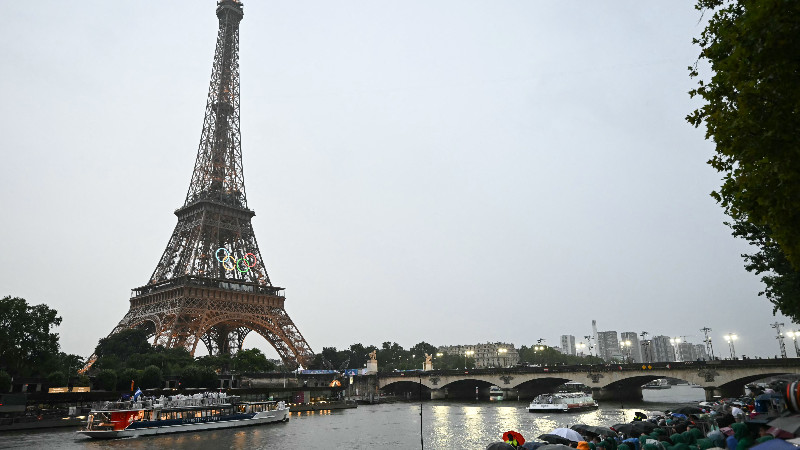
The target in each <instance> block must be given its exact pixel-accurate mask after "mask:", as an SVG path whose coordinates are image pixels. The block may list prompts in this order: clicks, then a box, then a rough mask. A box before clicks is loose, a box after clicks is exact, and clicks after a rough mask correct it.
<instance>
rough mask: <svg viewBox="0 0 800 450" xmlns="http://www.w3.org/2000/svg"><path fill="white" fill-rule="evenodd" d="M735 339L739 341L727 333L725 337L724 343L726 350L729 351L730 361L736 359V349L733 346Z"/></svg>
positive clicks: (736, 337)
mask: <svg viewBox="0 0 800 450" xmlns="http://www.w3.org/2000/svg"><path fill="white" fill-rule="evenodd" d="M736 339H739V337H738V336H736V335H735V334H733V333H728V334H726V335H725V342H727V343H728V348H729V349H730V351H731V359H736V348H735V347H734V346H733V341H735V340H736Z"/></svg>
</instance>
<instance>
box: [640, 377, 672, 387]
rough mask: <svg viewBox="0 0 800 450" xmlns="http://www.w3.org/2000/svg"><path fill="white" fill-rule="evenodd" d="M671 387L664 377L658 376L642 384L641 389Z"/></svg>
mask: <svg viewBox="0 0 800 450" xmlns="http://www.w3.org/2000/svg"><path fill="white" fill-rule="evenodd" d="M671 387H672V386H670V385H669V383H668V382H667V379H666V378H659V379H657V380H653V381H651V382H649V383H647V384H645V385H643V386H642V389H669V388H671Z"/></svg>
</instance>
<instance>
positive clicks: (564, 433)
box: [548, 428, 583, 442]
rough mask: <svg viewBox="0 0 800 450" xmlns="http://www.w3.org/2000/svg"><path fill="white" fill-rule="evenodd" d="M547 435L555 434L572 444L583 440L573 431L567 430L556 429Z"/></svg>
mask: <svg viewBox="0 0 800 450" xmlns="http://www.w3.org/2000/svg"><path fill="white" fill-rule="evenodd" d="M548 434H555V435H556V436H561V437H562V438H564V439H569V440H570V441H572V442H580V441H582V440H583V436H581V434H580V433H578V432H577V431H575V430H570V429H569V428H556V429H555V430H553V431H551V432H550V433H548Z"/></svg>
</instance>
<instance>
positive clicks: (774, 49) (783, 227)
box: [687, 0, 800, 318]
mask: <svg viewBox="0 0 800 450" xmlns="http://www.w3.org/2000/svg"><path fill="white" fill-rule="evenodd" d="M696 8H697V9H698V10H702V11H704V12H708V13H711V14H712V15H711V17H710V19H709V21H708V25H707V26H706V28H705V29H704V31H703V32H702V33H701V35H700V37H699V38H697V39H695V40H694V42H695V44H697V45H698V46H699V47H700V50H701V52H700V56H699V60H705V61H707V62H708V63H709V64H710V66H711V71H712V76H711V78H710V79H706V80H704V79H700V80H699V81H698V87H697V88H696V89H694V90H692V91H690V95H691V96H692V97H695V96H699V97H700V98H701V99H702V100H703V101H704V104H703V105H702V106H701V107H700V108H699V109H697V110H696V111H694V112H692V113H691V114H690V115H689V116H688V117H687V120H688V121H689V123H691V124H692V125H694V126H695V127H699V126H701V125H703V124H705V129H706V138H707V139H711V140H713V141H714V143H715V144H716V149H715V150H716V154H715V155H714V157H713V158H712V159H711V160H710V161H709V164H710V165H711V166H712V167H714V168H715V169H716V170H717V171H719V172H721V173H722V174H723V182H722V185H721V186H720V188H719V189H718V190H716V191H715V192H713V193H712V196H713V197H714V198H715V199H716V200H717V201H718V202H719V203H720V204H721V205H722V207H723V208H724V209H725V212H726V214H728V215H729V216H731V218H732V219H733V220H734V222H735V225H734V226H733V227H734V235H737V236H741V237H744V238H745V239H748V240H749V241H750V242H751V243H753V244H755V245H761V244H763V245H764V246H763V247H759V248H760V251H759V253H757V254H755V255H750V256H748V257H747V261H746V266H747V267H748V270H751V271H755V272H756V273H768V275H767V278H766V280H767V281H768V283H767V288H766V290H765V292H766V293H767V294H766V295H767V297H768V298H769V299H770V300H771V301H772V302H773V304H775V306H776V308H777V309H780V310H781V311H782V312H784V313H785V314H787V315H789V316H791V317H793V318H798V308H800V297H798V295H797V291H796V290H794V289H789V288H788V286H789V285H794V284H795V283H796V279H797V277H798V270H800V226H798V224H800V195H798V194H800V133H798V132H797V130H798V129H800V108H798V105H800V83H798V82H797V79H798V73H800V58H798V57H797V52H798V50H797V49H798V48H800V2H797V1H786V0H698V2H697V4H696ZM689 69H690V71H691V73H690V75H691V76H692V77H699V76H700V75H699V73H700V70H698V69H697V66H695V67H690V68H689ZM745 223H749V224H751V225H753V226H754V227H756V228H757V230H751V229H744V230H743V229H741V226H744V224H745ZM737 227H739V229H737ZM744 228H748V227H746V226H744ZM778 251H779V252H780V253H782V255H779V254H778V253H776V252H778ZM787 262H788V263H789V266H787V265H786V263H787ZM763 279H764V278H762V280H763Z"/></svg>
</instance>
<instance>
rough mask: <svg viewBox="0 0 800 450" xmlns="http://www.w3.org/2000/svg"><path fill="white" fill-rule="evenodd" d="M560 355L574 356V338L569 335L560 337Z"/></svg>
mask: <svg viewBox="0 0 800 450" xmlns="http://www.w3.org/2000/svg"><path fill="white" fill-rule="evenodd" d="M561 353H563V354H565V355H572V356H575V336H573V335H571V334H562V335H561Z"/></svg>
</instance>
